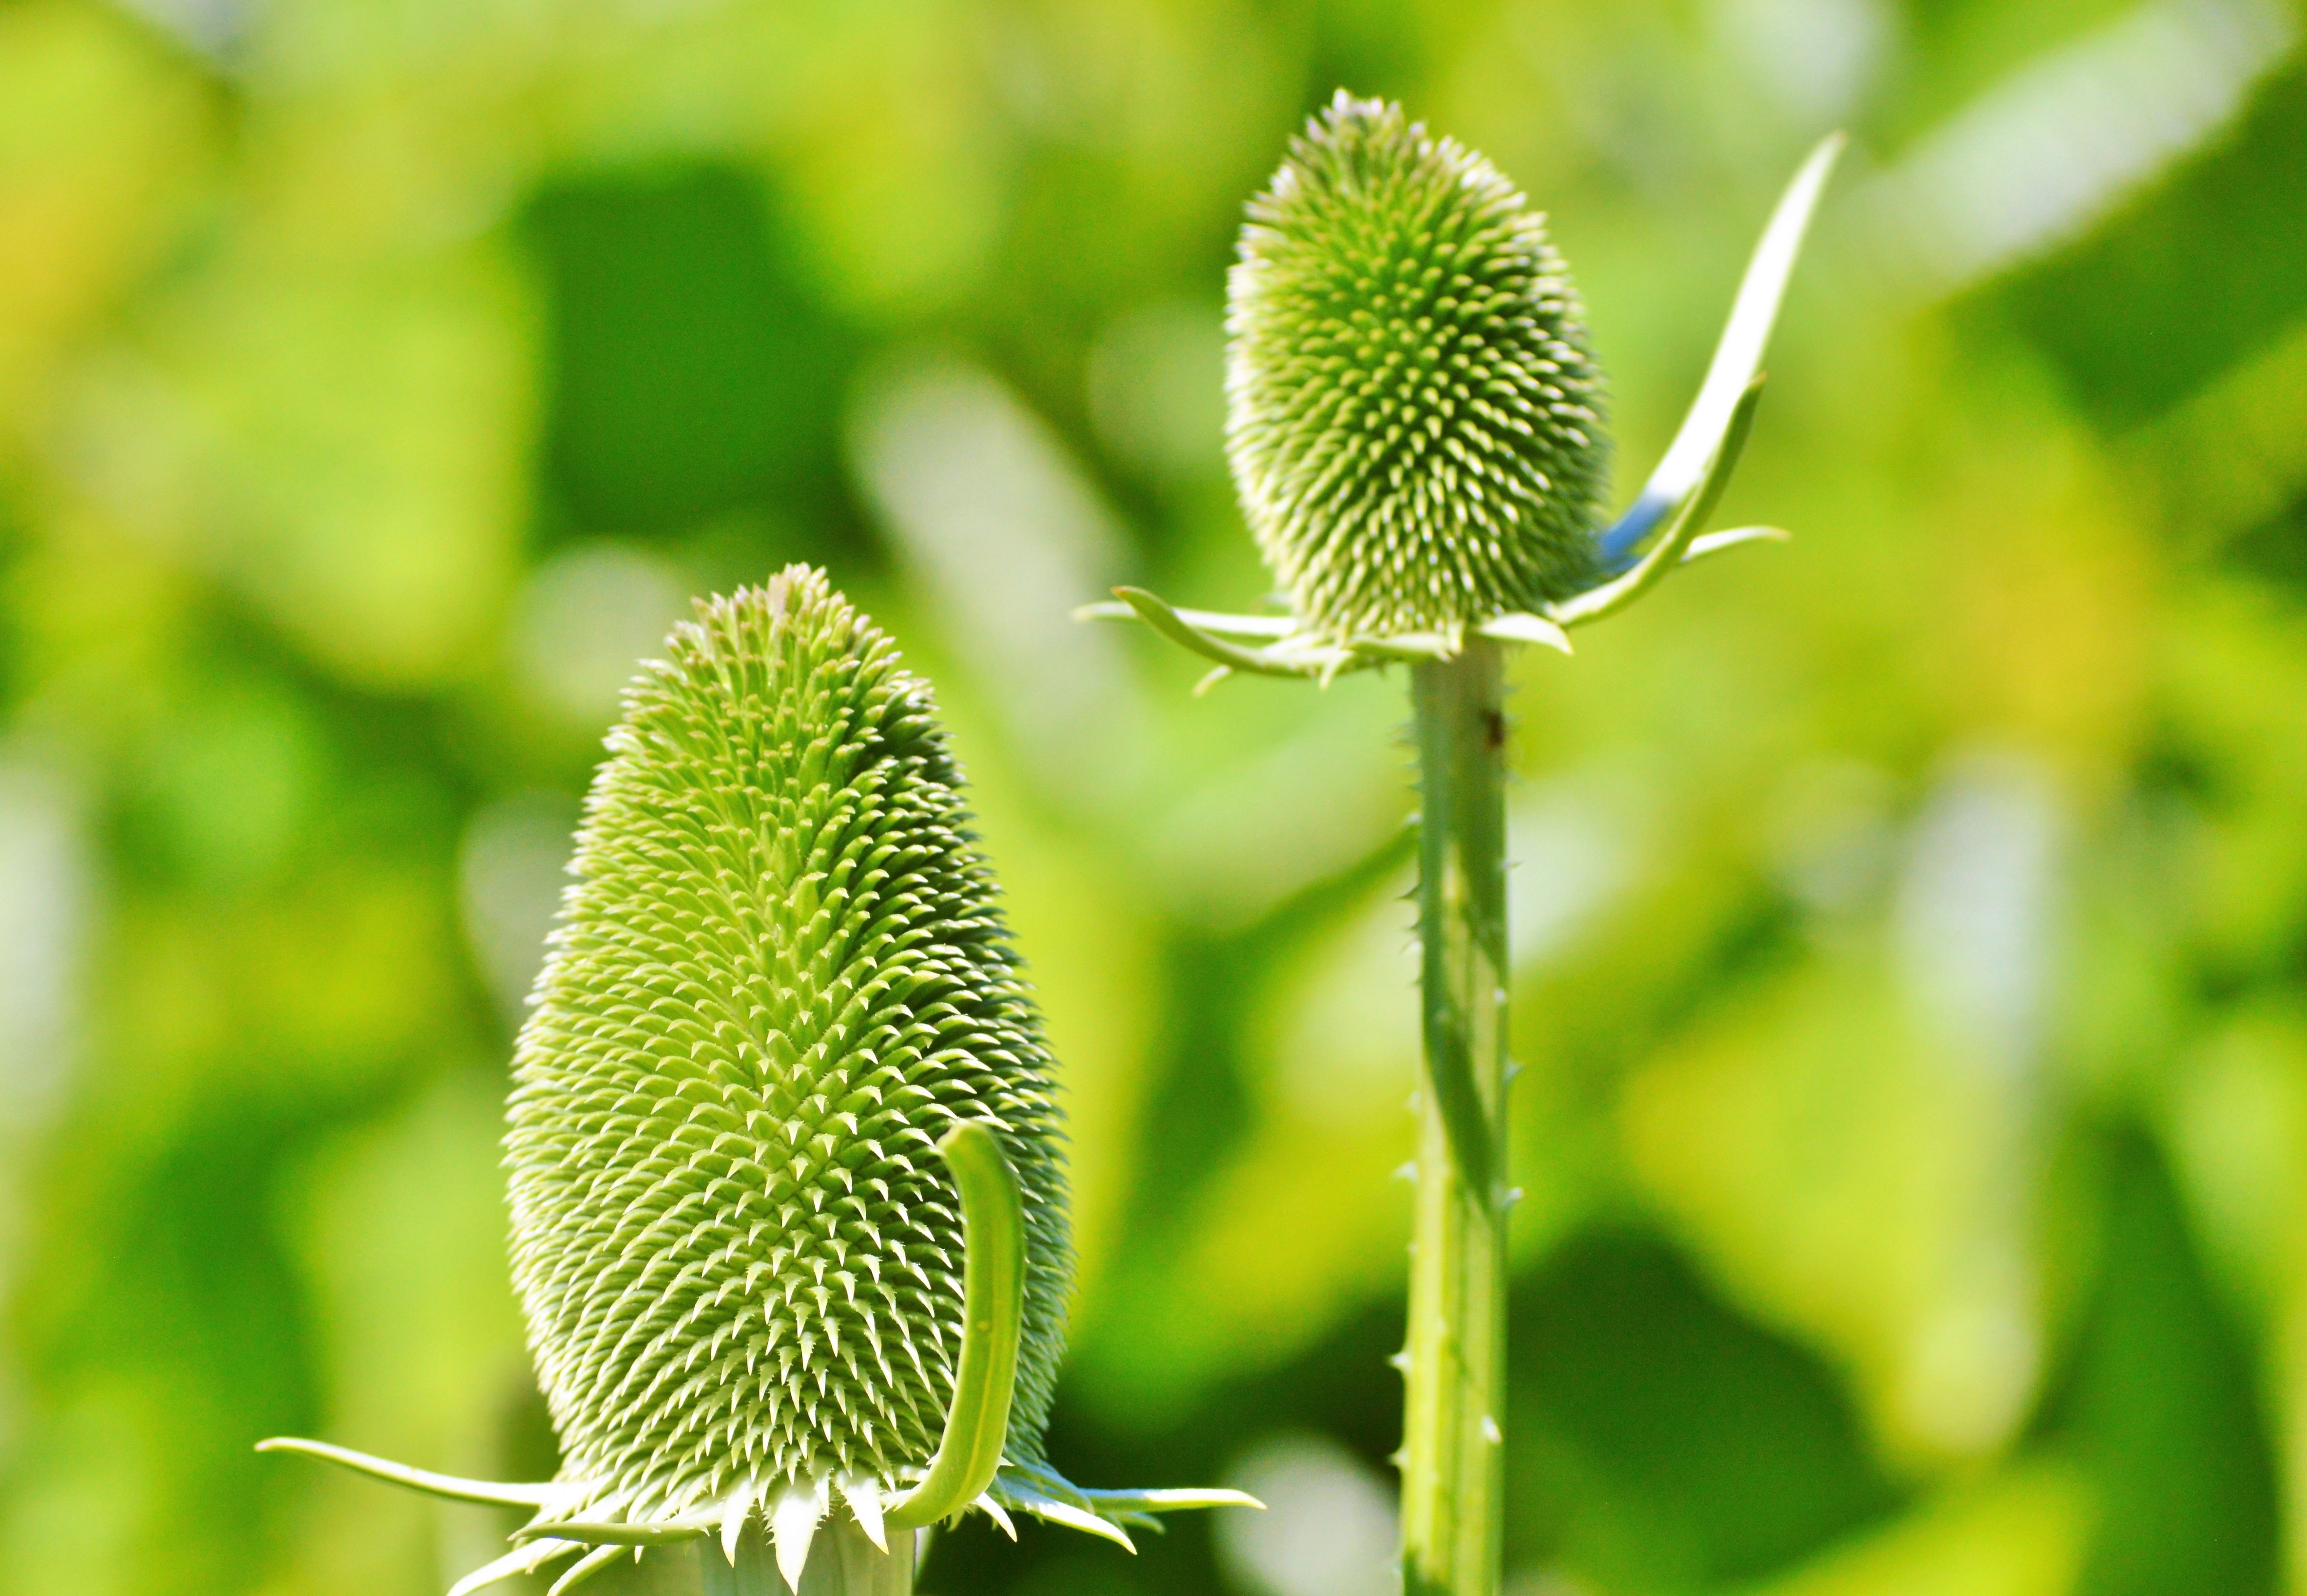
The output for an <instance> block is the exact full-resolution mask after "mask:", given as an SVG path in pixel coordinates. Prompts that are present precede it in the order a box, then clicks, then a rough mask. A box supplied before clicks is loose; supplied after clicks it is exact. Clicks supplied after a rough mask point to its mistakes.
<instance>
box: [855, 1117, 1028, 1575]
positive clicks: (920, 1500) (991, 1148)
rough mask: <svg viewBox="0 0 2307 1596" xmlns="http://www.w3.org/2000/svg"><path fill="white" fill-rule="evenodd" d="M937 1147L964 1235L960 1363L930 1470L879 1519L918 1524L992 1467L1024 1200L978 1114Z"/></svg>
mask: <svg viewBox="0 0 2307 1596" xmlns="http://www.w3.org/2000/svg"><path fill="white" fill-rule="evenodd" d="M938 1152H939V1154H941V1155H942V1156H943V1157H944V1159H945V1162H946V1167H947V1168H948V1169H949V1170H951V1171H953V1179H954V1184H955V1185H956V1186H957V1187H959V1188H960V1189H961V1222H962V1228H963V1231H964V1232H965V1235H966V1237H967V1243H966V1252H965V1257H964V1261H963V1265H962V1282H961V1302H962V1332H961V1363H960V1367H959V1369H958V1370H957V1371H956V1374H955V1376H954V1382H953V1402H952V1403H951V1404H950V1405H949V1406H948V1408H947V1409H946V1416H945V1434H944V1435H943V1437H940V1438H939V1441H938V1449H937V1454H936V1455H935V1456H933V1457H931V1459H930V1472H929V1473H928V1474H927V1475H926V1476H925V1477H924V1478H923V1479H922V1482H921V1483H920V1484H919V1485H917V1486H915V1487H914V1488H913V1489H912V1490H911V1491H909V1492H907V1493H906V1494H905V1496H903V1497H899V1498H898V1499H897V1500H896V1501H895V1502H892V1503H890V1504H889V1505H888V1508H887V1509H886V1510H885V1511H884V1514H883V1517H882V1522H883V1523H884V1524H885V1525H886V1526H887V1527H888V1528H889V1529H892V1530H918V1529H922V1528H925V1527H927V1526H928V1525H930V1524H932V1523H936V1522H937V1521H938V1520H939V1519H941V1518H950V1517H952V1516H954V1515H955V1514H958V1513H960V1512H961V1511H962V1510H963V1509H964V1508H966V1507H968V1506H971V1505H972V1504H973V1503H974V1502H975V1501H976V1500H977V1498H978V1497H982V1496H983V1495H984V1494H985V1489H986V1487H988V1486H990V1485H991V1484H992V1483H993V1478H994V1476H995V1475H996V1474H998V1473H999V1472H1000V1470H1001V1444H1002V1442H1003V1441H1004V1440H1005V1439H1007V1438H1008V1434H1009V1399H1010V1395H1011V1394H1012V1393H1013V1392H1014V1391H1015V1389H1016V1384H1017V1348H1018V1342H1019V1339H1020V1337H1021V1336H1022V1334H1023V1333H1024V1328H1025V1201H1024V1199H1023V1198H1022V1197H1019V1195H1018V1191H1017V1177H1016V1173H1015V1172H1014V1171H1012V1170H1011V1169H1010V1167H1009V1160H1008V1158H1007V1157H1006V1156H1004V1155H1003V1154H1002V1151H1001V1144H1000V1142H999V1139H997V1138H996V1137H995V1136H994V1134H993V1133H992V1132H991V1130H989V1129H987V1128H985V1127H984V1126H982V1125H977V1124H965V1125H956V1126H955V1127H954V1128H952V1129H951V1130H948V1131H947V1132H946V1133H945V1136H944V1137H943V1138H942V1139H940V1140H939V1143H938Z"/></svg>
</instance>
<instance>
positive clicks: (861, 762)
mask: <svg viewBox="0 0 2307 1596" xmlns="http://www.w3.org/2000/svg"><path fill="white" fill-rule="evenodd" d="M667 655H668V657H667V659H666V660H665V662H664V663H662V664H654V665H649V666H648V667H647V669H646V670H645V672H644V674H642V675H641V676H640V677H639V680H637V681H636V682H635V683H634V685H633V686H632V688H631V689H630V691H628V693H627V695H626V711H625V717H624V720H623V723H622V725H619V726H618V727H617V729H616V730H615V731H614V732H613V734H611V736H610V738H609V744H608V746H609V749H610V753H611V757H610V759H608V760H607V761H606V762H605V764H604V765H603V766H602V767H601V768H600V771H599V774H598V775H597V776H596V778H595V781H594V784H593V789H592V794H591V796H590V798H589V799H588V800H587V806H586V812H585V821H584V826H583V828H582V830H580V832H579V836H578V845H577V854H576V860H575V862H574V864H573V865H572V866H571V871H572V873H573V874H574V875H575V876H576V878H577V880H576V882H575V884H574V885H573V886H572V887H571V888H569V890H568V893H567V895H566V900H565V906H564V908H563V911H562V922H561V925H560V928H559V929H558V930H557V931H555V933H554V935H553V945H552V951H551V954H550V956H549V957H548V959H547V962H546V965H545V971H544V973H543V974H542V975H541V976H540V977H539V979H538V983H537V990H536V998H535V1000H534V1001H535V1008H534V1009H533V1011H532V1013H531V1015H530V1017H529V1018H528V1021H527V1025H524V1026H523V1027H522V1030H521V1034H520V1039H519V1043H518V1046H517V1049H516V1053H515V1062H514V1075H515V1079H516V1085H515V1089H514V1092H513V1095H512V1101H511V1106H510V1122H511V1124H510V1132H509V1134H508V1136H507V1138H506V1142H507V1147H508V1152H509V1163H510V1171H511V1202H512V1234H513V1241H512V1252H513V1273H514V1279H515V1283H516V1284H517V1286H518V1288H519V1294H520V1299H521V1303H522V1306H523V1309H524V1310H525V1312H526V1314H527V1320H528V1327H529V1339H530V1343H531V1345H532V1347H533V1349H534V1351H535V1354H536V1364H537V1370H538V1374H539V1377H540V1379H541V1381H542V1383H543V1385H544V1387H545V1396H546V1399H547V1402H548V1403H549V1404H550V1406H551V1409H552V1412H553V1420H554V1422H555V1423H556V1425H557V1426H558V1427H559V1429H560V1431H561V1436H562V1445H563V1448H564V1452H565V1454H566V1457H567V1464H568V1470H569V1472H570V1473H571V1474H572V1475H574V1476H577V1477H579V1478H583V1479H587V1480H593V1481H596V1482H597V1484H596V1491H597V1493H598V1496H599V1497H600V1500H599V1502H598V1503H597V1504H596V1505H595V1506H597V1507H599V1508H602V1509H604V1510H605V1509H609V1508H613V1509H614V1510H616V1511H618V1512H620V1513H622V1514H623V1515H624V1516H626V1517H628V1518H631V1519H642V1518H657V1517H664V1516H667V1515H681V1514H690V1513H693V1512H699V1511H703V1510H705V1509H706V1508H708V1507H709V1506H712V1505H714V1504H716V1503H721V1502H725V1501H726V1500H728V1499H730V1498H731V1497H733V1495H735V1494H737V1493H743V1494H744V1495H745V1496H746V1497H749V1498H750V1499H751V1500H756V1501H760V1502H766V1503H776V1502H779V1501H790V1500H793V1499H795V1494H794V1493H796V1492H798V1493H802V1494H807V1493H810V1492H815V1493H817V1494H818V1496H819V1498H820V1499H821V1498H822V1488H823V1484H824V1482H825V1481H827V1480H836V1479H837V1480H866V1481H869V1482H873V1483H876V1484H877V1485H878V1486H879V1489H884V1490H888V1489H896V1488H897V1487H898V1486H899V1483H900V1481H901V1480H904V1479H905V1478H906V1477H907V1476H908V1475H909V1473H911V1472H917V1471H918V1470H919V1469H921V1468H922V1466H923V1465H924V1464H926V1463H928V1462H929V1460H930V1457H931V1453H932V1451H933V1450H934V1449H935V1447H936V1446H937V1444H938V1439H939V1429H940V1426H941V1425H942V1423H943V1420H944V1415H945V1412H946V1409H947V1404H948V1400H949V1398H950V1396H951V1393H952V1386H953V1380H954V1372H955V1361H956V1356H957V1351H958V1347H959V1343H960V1329H961V1326H960V1310H961V1287H962V1278H961V1277H962V1264H963V1256H964V1245H963V1244H964V1237H963V1231H962V1225H961V1214H960V1209H959V1206H958V1205H957V1203H956V1197H955V1195H954V1191H953V1187H952V1182H951V1180H949V1178H948V1175H947V1174H946V1172H945V1171H944V1170H943V1169H942V1167H941V1166H940V1164H939V1160H938V1159H937V1157H936V1156H935V1154H934V1153H933V1151H932V1149H933V1147H934V1146H935V1144H936V1143H937V1141H938V1138H939V1136H940V1135H941V1134H942V1133H943V1132H944V1131H946V1130H947V1129H948V1128H949V1127H951V1126H953V1125H955V1124H956V1123H957V1122H959V1121H962V1120H991V1121H993V1122H995V1123H997V1124H998V1125H999V1127H1000V1128H1001V1130H1002V1132H1003V1134H1002V1137H1001V1140H1002V1143H1003V1146H1004V1151H1005V1152H1006V1153H1007V1154H1008V1158H1009V1160H1010V1162H1011V1163H1012V1165H1013V1167H1014V1169H1015V1170H1016V1175H1017V1177H1018V1180H1019V1184H1020V1187H1021V1188H1022V1191H1023V1195H1024V1197H1025V1217H1026V1238H1027V1246H1026V1253H1027V1267H1026V1309H1025V1333H1024V1339H1023V1349H1022V1353H1021V1357H1020V1374H1019V1380H1018V1388H1017V1392H1016V1402H1015V1406H1014V1409H1013V1418H1012V1427H1011V1439H1010V1451H1011V1454H1012V1455H1014V1456H1017V1457H1020V1458H1022V1459H1025V1460H1028V1461H1031V1460H1033V1459H1036V1458H1038V1456H1039V1443H1038V1437H1039V1435H1040V1431H1041V1428H1042V1422H1043V1420H1044V1419H1045V1417H1046V1415H1047V1413H1048V1409H1049V1402H1050V1396H1051V1388H1052V1386H1053V1384H1054V1379H1055V1373H1056V1368H1057V1363H1058V1360H1059V1355H1060V1351H1061V1347H1062V1340H1063V1333H1064V1332H1063V1322H1062V1315H1063V1307H1062V1305H1063V1300H1064V1294H1065V1291H1066V1288H1067V1281H1068V1268H1069V1262H1068V1258H1069V1255H1068V1241H1067V1229H1066V1219H1065V1189H1064V1172H1063V1166H1062V1163H1061V1161H1060V1156H1059V1133H1058V1121H1059V1114H1058V1111H1057V1108H1056V1106H1055V1103H1054V1101H1053V1096H1052V1090H1051V1068H1050V1060H1049V1056H1048V1053H1047V1051H1046V1050H1045V1048H1044V1047H1043V1044H1042V1035H1041V1021H1040V1018H1039V1016H1038V1015H1037V1013H1036V1012H1035V1009H1034V1007H1033V1001H1032V1000H1031V998H1030V997H1029V995H1028V994H1027V992H1026V990H1025V986H1024V984H1023V982H1021V980H1020V978H1019V970H1018V961H1017V959H1016V956H1015V955H1014V954H1013V953H1012V951H1011V949H1010V946H1009V940H1008V931H1006V929H1005V928H1004V926H1003V924H1002V921H1001V915H1000V911H999V907H998V905H997V903H996V891H995V888H994V884H993V880H992V877H991V873H990V871H988V869H987V867H986V865H985V863H984V862H983V861H982V859H981V858H980V857H979V855H978V854H977V852H976V849H975V846H974V845H973V840H972V835H971V832H970V830H969V824H970V820H969V815H968V813H967V811H965V809H964V807H963V803H962V797H961V791H960V787H961V776H960V773H959V771H958V770H957V769H956V766H955V764H954V760H953V758H952V755H951V754H950V752H949V751H948V749H947V746H946V742H945V738H944V735H943V734H942V733H941V732H940V731H939V727H938V725H937V723H936V720H935V718H934V714H933V708H932V704H931V696H930V690H929V687H928V685H927V683H925V682H922V681H921V680H920V679H918V678H916V677H914V676H912V675H910V674H907V673H906V672H905V670H904V669H903V668H902V667H901V666H900V664H899V662H898V657H897V653H896V648H894V646H893V645H892V644H891V643H890V641H889V640H888V638H887V637H886V636H884V635H883V634H882V633H881V632H879V631H877V630H875V629H874V628H873V626H872V625H871V624H870V622H868V621H867V620H866V619H865V618H864V617H863V616H862V614H859V613H858V612H857V611H856V610H855V609H853V607H851V605H849V604H848V603H847V602H846V601H845V600H844V599H842V598H841V597H840V596H838V595H836V593H834V592H833V591H832V590H831V588H829V587H828V585H827V583H826V581H825V579H824V578H823V577H822V576H821V575H819V574H818V573H816V572H814V571H808V570H805V569H803V568H800V567H795V568H793V569H791V570H788V571H785V572H784V573H783V574H781V575H779V576H778V577H776V579H773V580H771V581H770V582H769V584H768V587H767V588H760V589H754V590H748V591H742V592H740V593H738V594H737V595H736V596H733V597H729V598H716V599H714V600H711V601H709V602H705V603H700V604H699V606H698V612H697V618H696V620H695V621H693V622H688V623H685V624H683V625H682V626H681V627H680V628H679V629H678V630H677V631H675V632H674V633H673V637H672V639H671V640H670V642H669V644H668V647H667ZM779 1511H780V1512H783V1511H784V1509H782V1508H780V1509H779ZM570 1516H577V1517H582V1516H586V1514H584V1513H581V1512H579V1513H574V1514H570Z"/></svg>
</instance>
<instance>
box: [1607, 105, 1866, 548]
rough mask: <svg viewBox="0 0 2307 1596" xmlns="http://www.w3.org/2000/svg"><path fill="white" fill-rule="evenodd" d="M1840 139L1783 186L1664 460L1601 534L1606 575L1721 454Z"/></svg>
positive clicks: (1831, 138) (1829, 140)
mask: <svg viewBox="0 0 2307 1596" xmlns="http://www.w3.org/2000/svg"><path fill="white" fill-rule="evenodd" d="M1843 142H1844V141H1843V136H1842V135H1841V134H1840V133H1830V134H1828V135H1827V136H1826V137H1825V138H1823V139H1822V140H1820V141H1819V142H1818V144H1817V146H1816V147H1815V148H1814V149H1813V150H1811V152H1810V159H1807V160H1805V161H1804V162H1803V164H1802V169H1801V170H1800V171H1798V172H1797V173H1796V174H1795V177H1794V181H1793V182H1792V183H1789V184H1787V192H1786V193H1784V194H1783V195H1782V196H1780V200H1779V204H1778V209H1777V210H1773V211H1772V212H1771V221H1770V225H1769V226H1768V227H1765V228H1763V229H1762V242H1761V243H1759V244H1757V245H1755V246H1754V259H1753V260H1752V261H1751V262H1748V263H1747V266H1746V275H1745V277H1744V278H1742V279H1739V283H1738V296H1737V299H1736V300H1734V301H1733V302H1732V304H1731V307H1730V320H1729V322H1728V323H1726V324H1725V325H1724V327H1723V329H1722V338H1721V341H1720V342H1719V343H1717V344H1716V345H1715V346H1714V359H1713V361H1712V362H1711V364H1710V365H1708V366H1707V368H1706V380H1705V382H1702V383H1701V384H1700V385H1699V390H1698V398H1697V399H1694V401H1692V403H1691V407H1690V413H1689V414H1688V415H1687V416H1684V417H1683V422H1682V426H1681V429H1680V430H1679V431H1677V433H1675V435H1674V442H1672V443H1670V444H1668V446H1667V451H1666V455H1665V458H1663V459H1660V460H1659V463H1658V468H1657V469H1655V470H1653V471H1652V472H1651V479H1650V480H1649V481H1648V482H1646V483H1644V484H1643V485H1642V492H1641V493H1639V494H1637V495H1636V496H1635V499H1634V503H1633V504H1632V505H1630V506H1628V507H1627V510H1626V512H1625V514H1624V515H1622V516H1620V517H1619V518H1618V519H1617V521H1616V522H1615V523H1614V524H1613V525H1612V526H1611V527H1610V528H1609V529H1608V531H1606V532H1604V533H1603V534H1602V540H1601V551H1600V552H1601V556H1602V564H1603V569H1604V570H1606V571H1609V570H1617V569H1621V568H1623V567H1624V565H1625V563H1626V562H1627V561H1628V560H1629V559H1630V558H1631V557H1632V555H1633V553H1634V550H1635V549H1636V548H1638V547H1640V546H1641V545H1642V540H1643V539H1644V538H1645V537H1648V536H1650V535H1651V532H1652V531H1653V530H1654V529H1656V528H1657V527H1658V525H1659V522H1660V521H1662V520H1664V519H1666V518H1667V517H1668V516H1669V515H1671V514H1672V513H1673V512H1674V511H1675V509H1676V507H1677V506H1678V505H1680V504H1681V503H1682V502H1684V501H1685V499H1687V498H1688V497H1689V495H1690V493H1691V491H1692V489H1694V487H1696V486H1697V485H1698V483H1699V480H1700V479H1701V477H1702V476H1704V475H1705V471H1706V464H1707V462H1708V461H1709V460H1710V459H1713V458H1714V457H1715V456H1716V455H1717V454H1718V453H1720V450H1721V446H1722V441H1723V438H1724V435H1725V434H1726V433H1728V431H1729V428H1730V418H1731V416H1732V414H1733V412H1734V411H1736V410H1737V406H1738V399H1739V396H1740V395H1741V394H1743V393H1745V391H1746V390H1747V388H1748V386H1749V385H1750V384H1752V383H1753V382H1754V373H1755V372H1756V371H1757V370H1758V369H1759V368H1760V367H1761V365H1762V350H1763V348H1765V347H1766V346H1767V345H1768V344H1769V343H1770V341H1771V327H1772V325H1773V324H1774V323H1775V322H1777V321H1778V319H1779V305H1780V301H1782V300H1783V299H1784V298H1785V297H1786V292H1787V279H1788V278H1790V277H1792V276H1793V275H1794V269H1795V260H1796V258H1797V256H1798V255H1799V254H1800V253H1802V244H1803V235H1804V234H1805V233H1806V232H1808V231H1809V229H1810V219H1811V216H1812V214H1813V213H1814V212H1815V211H1816V210H1817V209H1818V197H1819V194H1820V193H1821V192H1822V190H1824V188H1825V187H1826V180H1827V177H1828V175H1829V174H1831V172H1832V171H1833V170H1834V162H1835V159H1836V158H1837V157H1838V156H1840V154H1841V153H1842V146H1843Z"/></svg>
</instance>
